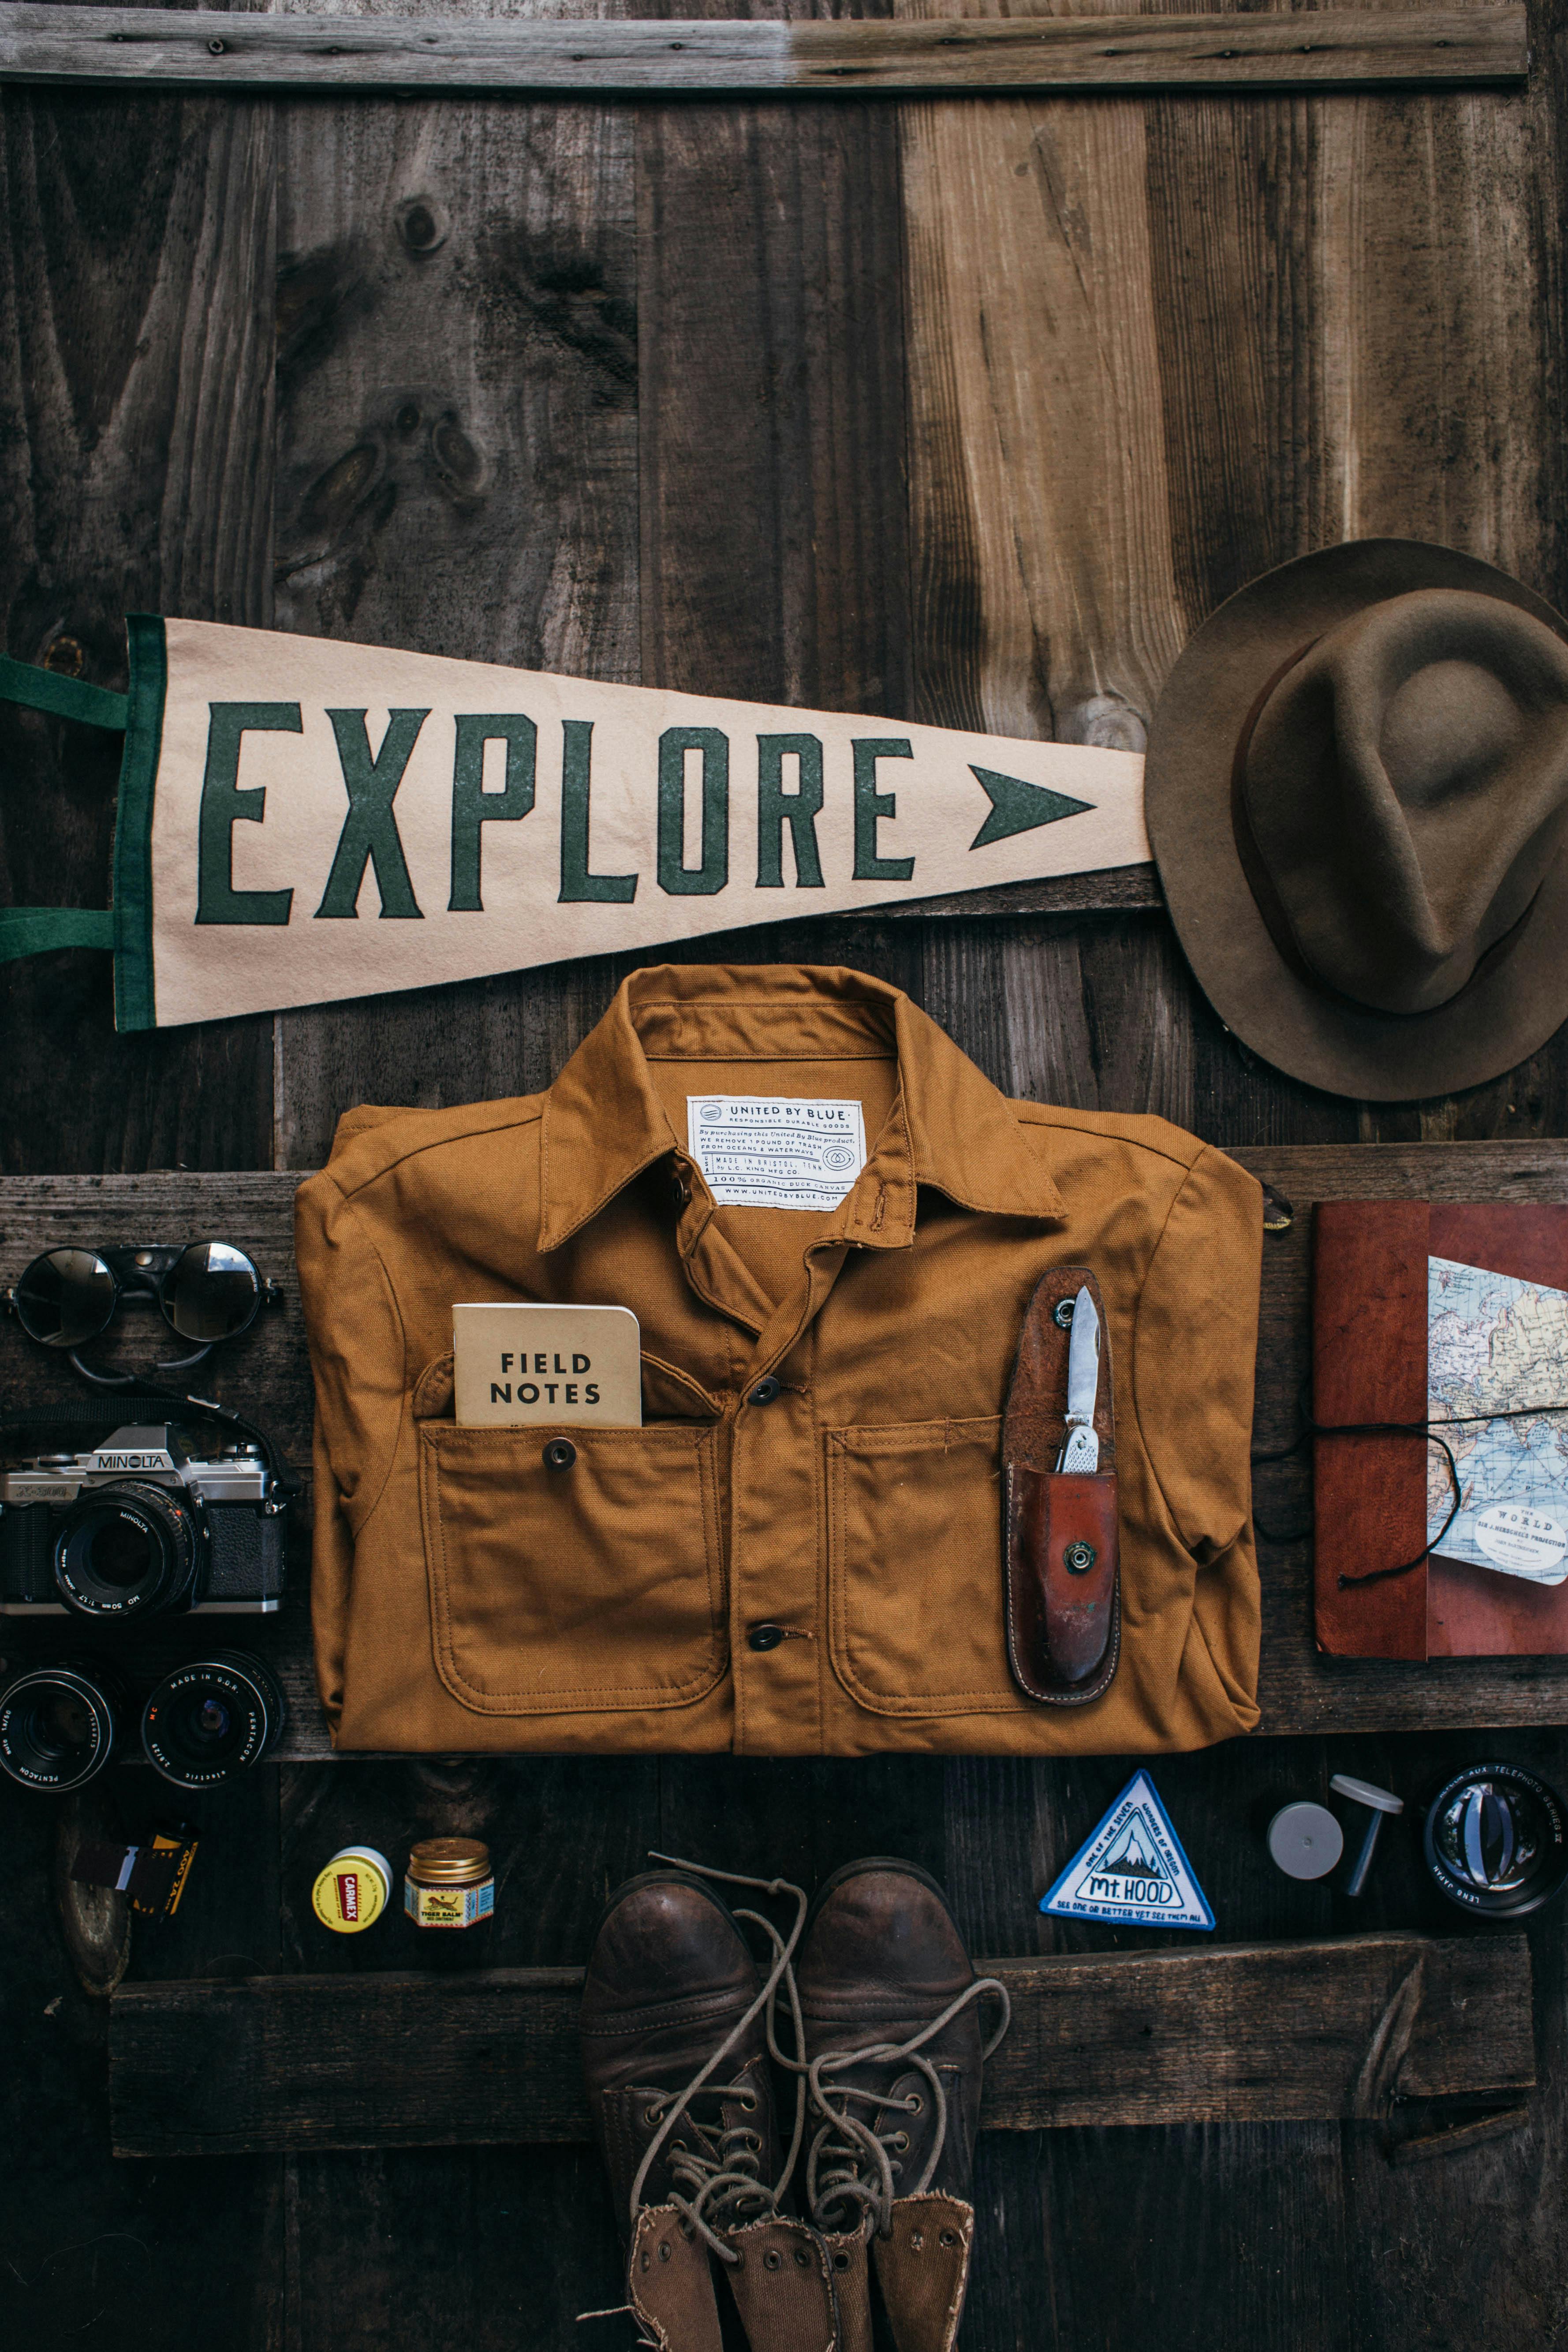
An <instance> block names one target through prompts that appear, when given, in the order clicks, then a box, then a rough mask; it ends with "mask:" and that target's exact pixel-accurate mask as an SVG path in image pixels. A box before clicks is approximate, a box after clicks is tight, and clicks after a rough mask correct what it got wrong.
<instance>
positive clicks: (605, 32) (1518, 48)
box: [0, 0, 1527, 97]
mask: <svg viewBox="0 0 1568 2352" xmlns="http://www.w3.org/2000/svg"><path fill="white" fill-rule="evenodd" d="M1526 70H1527V54H1526V39H1525V12H1524V9H1523V7H1522V6H1521V5H1505V6H1489V7H1476V8H1390V9H1381V10H1370V9H1350V8H1346V9H1313V10H1311V11H1310V12H1306V11H1303V12H1300V13H1288V14H1285V15H1269V14H1252V13H1247V14H1242V15H1226V16H1117V17H1114V18H1107V17H1103V16H1082V17H1066V16H1059V17H1008V18H1001V19H991V20H978V19H960V18H956V17H954V18H945V17H944V18H933V19H931V20H928V21H918V20H917V21H908V20H906V21H902V22H887V21H875V22H857V21H850V20H842V19H841V20H835V21H828V22H805V23H796V24H784V23H779V22H776V21H768V20H762V19H742V20H720V21H713V20H710V19H706V18H704V19H698V20H693V21H689V22H688V21H684V20H681V21H676V20H658V21H653V22H633V23H625V22H621V21H618V20H611V21H602V20H595V21H578V22H571V21H568V22H560V21H556V20H545V19H538V18H535V19H520V18H507V19H502V20H483V19H479V18H472V17H442V16H409V17H395V16H305V15H300V14H289V15H279V16H265V15H260V14H251V13H249V12H248V11H237V12H235V13H232V14H229V13H220V12H218V11H216V10H207V9H194V10H190V11H184V10H180V11H171V10H166V9H163V8H90V7H89V8H80V7H51V6H37V5H28V0H13V5H8V6H6V7H5V9H3V10H0V80H9V81H31V82H70V81H79V80H86V81H109V82H115V83H132V84H135V85H136V86H137V87H139V88H141V89H181V88H185V87H188V86H190V85H192V84H195V85H198V86H199V87H201V88H202V89H251V90H255V89H281V90H292V91H300V90H316V89H333V90H349V91H355V90H357V91H363V92H381V93H386V92H391V91H419V92H435V91H446V90H482V91H484V92H486V93H488V94H489V95H491V96H494V95H496V94H497V93H500V92H504V91H509V90H510V91H516V92H519V93H531V94H538V93H540V92H549V93H552V94H555V95H564V94H567V93H572V94H576V95H588V96H599V97H636V96H637V95H639V94H643V93H647V92H653V91H658V92H664V93H667V94H675V95H687V96H697V95H700V94H704V93H706V94H710V95H730V96H754V97H761V96H764V95H765V96H770V97H779V96H817V97H820V96H822V95H824V94H825V93H827V94H831V93H833V92H843V93H848V94H850V95H853V96H857V97H863V96H865V95H867V94H868V93H878V92H880V93H884V94H887V95H899V96H905V97H907V96H910V95H911V94H914V93H919V92H923V93H925V94H928V95H931V94H940V93H942V92H946V93H949V94H951V93H954V92H963V91H974V92H984V91H987V90H1013V91H1018V90H1104V89H1112V90H1121V91H1127V90H1140V89H1152V90H1162V89H1209V90H1213V89H1248V90H1274V89H1296V90H1315V91H1317V90H1331V89H1368V88H1371V87H1373V86H1376V85H1379V84H1384V83H1390V82H1393V83H1413V82H1437V83H1450V84H1452V83H1473V82H1513V81H1522V80H1523V79H1524V78H1525V74H1526Z"/></svg>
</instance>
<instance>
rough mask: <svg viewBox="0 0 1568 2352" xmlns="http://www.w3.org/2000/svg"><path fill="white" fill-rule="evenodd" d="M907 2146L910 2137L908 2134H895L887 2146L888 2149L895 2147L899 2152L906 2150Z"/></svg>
mask: <svg viewBox="0 0 1568 2352" xmlns="http://www.w3.org/2000/svg"><path fill="white" fill-rule="evenodd" d="M909 2144H910V2136H909V2134H908V2132H895V2133H894V2134H893V2137H892V2138H891V2139H890V2140H889V2142H888V2146H889V2147H896V2148H899V2149H900V2150H903V2149H905V2148H907V2147H909Z"/></svg>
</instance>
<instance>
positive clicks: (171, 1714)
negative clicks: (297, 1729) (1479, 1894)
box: [142, 1650, 284, 1789]
mask: <svg viewBox="0 0 1568 2352" xmlns="http://www.w3.org/2000/svg"><path fill="white" fill-rule="evenodd" d="M283 1716H284V1708H283V1694H282V1692H281V1691H280V1690H279V1687H278V1685H277V1682H276V1681H275V1679H274V1678H273V1675H272V1674H271V1672H270V1671H269V1669H268V1667H266V1666H264V1665H263V1664H262V1663H261V1660H260V1659H259V1658H253V1657H251V1656H249V1655H248V1654H247V1653H246V1652H244V1651H240V1650H220V1651H218V1652H216V1654H215V1655H213V1656H212V1657H210V1658H199V1659H197V1660H195V1662H194V1663H193V1664H190V1665H188V1666H176V1667H175V1669H174V1673H173V1674H172V1675H165V1676H164V1678H163V1681H162V1682H161V1683H160V1684H159V1685H158V1687H157V1689H156V1690H155V1691H154V1692H153V1696H152V1697H151V1698H150V1699H149V1700H148V1702H147V1705H146V1706H145V1708H144V1709H143V1711H142V1748H143V1749H144V1750H145V1753H146V1757H147V1760H148V1762H149V1763H150V1764H153V1765H155V1766H156V1767H157V1769H158V1770H159V1771H160V1772H162V1774H163V1778H164V1780H173V1781H174V1785H175V1787H176V1788H179V1789H210V1788H213V1787H215V1786H216V1784H217V1783H218V1782H219V1781H221V1780H233V1778H234V1777H235V1775H236V1774H237V1773H238V1772H244V1771H247V1770H248V1769H249V1767H250V1766H251V1765H252V1764H258V1763H259V1762H260V1761H261V1759H262V1758H263V1757H264V1756H269V1755H270V1754H271V1752H272V1750H273V1748H276V1747H277V1745H278V1741H279V1737H280V1735H281V1733H282V1729H283Z"/></svg>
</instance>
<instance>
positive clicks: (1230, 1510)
mask: <svg viewBox="0 0 1568 2352" xmlns="http://www.w3.org/2000/svg"><path fill="white" fill-rule="evenodd" d="M1262 1244H1263V1189H1262V1187H1261V1185H1260V1184H1259V1183H1258V1181H1257V1179H1256V1178H1255V1177H1253V1176H1250V1175H1248V1174H1247V1171H1246V1170H1245V1169H1244V1168H1242V1167H1241V1166H1239V1165H1238V1163H1237V1161H1236V1160H1231V1159H1229V1158H1227V1156H1226V1154H1225V1153H1224V1152H1222V1151H1216V1150H1213V1149H1212V1148H1210V1149H1207V1150H1205V1151H1203V1152H1202V1153H1200V1155H1199V1157H1198V1158H1197V1159H1196V1160H1194V1163H1193V1165H1192V1167H1191V1169H1190V1170H1189V1171H1188V1173H1187V1177H1186V1181H1184V1184H1183V1185H1182V1187H1181V1190H1180V1191H1179V1192H1178V1193H1177V1194H1176V1197H1175V1199H1174V1200H1173V1202H1172V1204H1171V1209H1170V1213H1169V1215H1168V1216H1167V1218H1166V1220H1165V1226H1164V1231H1163V1233H1162V1234H1161V1236H1160V1239H1159V1242H1158V1244H1157V1245H1156V1247H1155V1250H1154V1254H1153V1256H1152V1260H1151V1262H1150V1266H1149V1271H1148V1274H1147V1276H1146V1277H1145V1280H1144V1284H1143V1289H1142V1297H1141V1299H1140V1301H1139V1307H1138V1322H1137V1330H1136V1336H1135V1342H1134V1350H1133V1386H1134V1396H1135V1402H1136V1407H1137V1413H1138V1421H1139V1426H1140V1429H1141V1431H1142V1438H1143V1444H1144V1448H1145V1451H1146V1452H1147V1454H1148V1457H1149V1462H1150V1465H1151V1467H1152V1470H1153V1473H1154V1476H1155V1479H1156V1481H1157V1482H1158V1485H1159V1488H1160V1492H1161V1494H1162V1495H1163V1498H1164V1502H1165V1507H1166V1509H1167V1510H1168V1511H1169V1513H1170V1516H1171V1520H1172V1523H1173V1527H1174V1528H1175V1531H1176V1533H1177V1535H1178V1537H1179V1538H1180V1539H1181V1542H1182V1544H1183V1545H1184V1548H1185V1549H1186V1550H1187V1551H1188V1552H1190V1553H1191V1554H1192V1556H1193V1558H1194V1560H1195V1561H1196V1563H1197V1577H1196V1581H1195V1587H1194V1603H1193V1606H1194V1616H1195V1619H1196V1622H1197V1625H1198V1628H1199V1630H1200V1632H1201V1633H1202V1634H1203V1637H1204V1640H1205V1643H1206V1645H1207V1647H1208V1650H1209V1653H1210V1655H1211V1658H1212V1660H1213V1664H1214V1666H1215V1672H1216V1673H1217V1674H1218V1675H1219V1677H1220V1680H1221V1681H1222V1682H1223V1683H1224V1684H1225V1685H1226V1690H1227V1692H1228V1694H1229V1696H1231V1698H1232V1699H1233V1700H1235V1701H1238V1702H1241V1703H1242V1704H1243V1705H1244V1707H1245V1709H1246V1711H1247V1712H1248V1713H1250V1715H1251V1717H1252V1719H1253V1720H1254V1721H1256V1719H1257V1709H1256V1697H1257V1690H1258V1627H1259V1620H1260V1613H1261V1611H1260V1596H1259V1591H1258V1558H1257V1551H1256V1547H1255V1545H1254V1541H1253V1533H1252V1465H1251V1454H1252V1401H1253V1381H1254V1374H1255V1371H1256V1368H1257V1360H1258V1283H1259V1277H1260V1274H1261V1265H1262Z"/></svg>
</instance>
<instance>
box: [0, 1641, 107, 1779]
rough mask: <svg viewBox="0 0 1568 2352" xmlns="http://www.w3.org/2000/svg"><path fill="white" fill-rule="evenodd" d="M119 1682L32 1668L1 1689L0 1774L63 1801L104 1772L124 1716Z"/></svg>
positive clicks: (91, 1670) (72, 1670)
mask: <svg viewBox="0 0 1568 2352" xmlns="http://www.w3.org/2000/svg"><path fill="white" fill-rule="evenodd" d="M124 1704H125V1702H124V1694H123V1692H122V1691H121V1686H120V1683H119V1678H118V1677H117V1676H116V1675H112V1674H106V1673H104V1672H103V1671H102V1670H101V1669H100V1668H99V1667H97V1666H89V1665H81V1664H65V1665H57V1666H32V1667H29V1668H28V1670H27V1671H26V1673H25V1674H20V1675H14V1676H13V1677H12V1679H11V1680H10V1681H9V1682H8V1683H7V1684H5V1687H4V1688H3V1689H0V1770H3V1771H4V1772H5V1774H6V1775H7V1777H8V1778H9V1779H11V1780H16V1781H17V1782H19V1783H20V1785H21V1786H22V1787H23V1788H25V1789H42V1790H47V1791H48V1792H49V1793H50V1794H51V1795H63V1794H64V1793H65V1792H66V1791H67V1790H71V1789H79V1788H80V1787H81V1786H82V1785H83V1783H84V1782H85V1781H88V1780H93V1779H95V1778H96V1776H97V1775H98V1774H99V1773H100V1772H101V1771H102V1769H103V1768H104V1766H105V1765H106V1764H107V1763H108V1762H109V1759H110V1757H111V1756H112V1754H113V1753H114V1747H115V1742H116V1740H117V1738H118V1737H119V1730H120V1723H121V1717H122V1715H123V1712H124Z"/></svg>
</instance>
